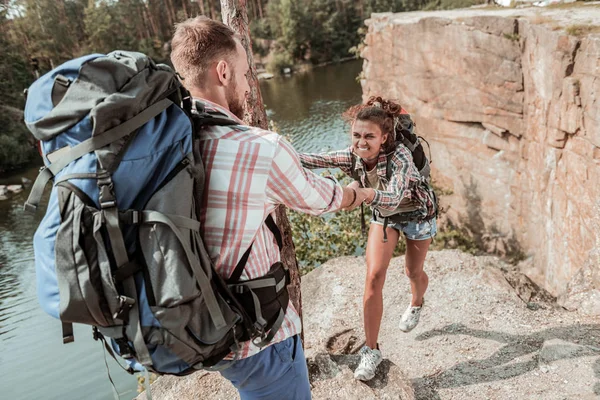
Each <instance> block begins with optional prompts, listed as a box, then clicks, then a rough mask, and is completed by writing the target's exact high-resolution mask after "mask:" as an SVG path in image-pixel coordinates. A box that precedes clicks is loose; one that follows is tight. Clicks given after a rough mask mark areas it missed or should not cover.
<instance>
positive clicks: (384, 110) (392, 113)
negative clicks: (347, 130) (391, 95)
mask: <svg viewBox="0 0 600 400" xmlns="http://www.w3.org/2000/svg"><path fill="white" fill-rule="evenodd" d="M402 113H403V109H402V106H400V104H398V103H396V102H395V101H392V100H384V99H383V98H382V97H381V96H371V97H370V98H369V100H367V102H366V103H364V104H358V105H355V106H352V107H350V108H349V109H348V110H346V111H345V112H344V113H343V114H342V117H343V118H344V120H346V121H347V122H349V123H350V124H352V123H354V121H356V120H360V121H370V122H373V123H375V124H377V126H379V128H380V129H381V132H382V133H383V134H384V135H385V134H387V135H388V137H387V140H386V141H385V143H384V144H383V149H384V151H385V152H390V151H393V150H394V149H395V148H396V133H395V131H394V129H395V126H396V125H395V120H396V117H397V116H399V115H400V114H402Z"/></svg>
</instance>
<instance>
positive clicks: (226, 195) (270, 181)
mask: <svg viewBox="0 0 600 400" xmlns="http://www.w3.org/2000/svg"><path fill="white" fill-rule="evenodd" d="M201 101H202V102H204V103H205V104H206V106H207V108H209V109H210V108H213V109H216V110H218V111H220V112H223V113H225V114H227V115H228V116H229V117H230V118H233V119H236V120H238V119H237V118H236V117H235V116H233V115H232V114H231V113H229V112H228V111H227V110H225V109H223V108H221V107H219V106H218V105H215V104H213V103H210V102H207V101H205V100H201ZM238 121H239V120H238ZM240 123H241V121H240ZM195 152H197V154H198V153H199V155H200V158H201V159H202V163H203V165H204V168H205V171H206V178H205V185H204V190H203V196H202V197H203V198H202V200H201V204H200V215H199V217H200V221H201V225H202V229H203V232H202V235H203V238H204V241H205V244H206V248H207V250H208V252H209V255H210V256H211V258H212V259H213V261H214V263H215V268H216V270H217V272H218V273H219V274H221V276H222V277H223V278H225V279H227V278H229V276H230V275H231V273H232V272H233V270H234V269H235V266H236V265H237V263H238V261H239V260H240V258H241V257H242V255H243V254H244V252H245V251H246V250H247V249H248V248H249V247H250V245H252V251H251V253H250V257H249V258H248V263H247V264H246V267H245V269H244V273H243V274H242V276H241V280H247V279H253V278H257V277H260V276H263V275H266V274H267V273H268V272H269V269H270V267H271V265H273V264H274V263H275V262H277V261H279V260H280V254H279V248H278V247H277V243H276V241H275V237H274V235H273V234H272V233H271V231H270V230H269V229H268V228H267V227H266V225H265V224H264V221H265V219H266V218H267V216H268V215H269V214H270V213H272V212H273V211H274V210H275V208H276V207H277V206H278V205H279V204H284V205H286V206H288V207H290V208H292V209H296V210H299V211H302V212H307V213H311V214H321V213H323V212H328V211H333V210H337V209H338V208H339V207H340V204H341V201H342V192H341V190H340V188H339V187H338V186H337V184H336V183H335V182H334V181H332V180H330V179H326V178H322V177H319V176H316V175H314V174H312V173H307V172H306V171H305V170H304V169H303V168H302V167H301V165H300V161H299V159H298V156H297V154H296V152H295V151H294V150H293V148H292V147H291V146H290V145H289V143H287V141H285V140H284V139H283V138H282V137H281V136H280V135H278V134H276V133H273V132H269V131H265V130H262V129H259V128H251V127H245V126H240V127H239V128H236V127H227V126H212V127H207V128H205V129H203V130H202V131H201V132H199V140H197V142H196V144H195ZM300 331H301V324H300V319H299V317H298V314H297V312H296V310H294V309H293V307H292V306H291V305H290V306H289V307H288V310H287V313H286V318H285V320H284V322H283V324H282V327H281V329H280V330H279V332H278V333H277V335H276V336H275V338H274V340H273V343H277V342H279V341H281V340H284V339H285V338H288V337H291V336H293V335H295V334H298V333H299V332H300ZM258 350H259V349H258V348H257V347H256V346H252V345H247V346H246V347H245V349H244V352H243V353H242V355H241V356H242V357H247V356H249V355H252V354H254V353H256V352H258Z"/></svg>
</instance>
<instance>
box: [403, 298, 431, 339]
mask: <svg viewBox="0 0 600 400" xmlns="http://www.w3.org/2000/svg"><path fill="white" fill-rule="evenodd" d="M424 305H425V298H423V302H422V303H421V305H420V306H419V307H413V306H411V305H410V304H409V305H408V308H407V309H406V311H404V314H402V319H401V320H400V330H401V331H402V332H410V331H412V330H413V329H414V328H415V326H417V324H418V323H419V318H420V317H421V310H422V309H423V306H424Z"/></svg>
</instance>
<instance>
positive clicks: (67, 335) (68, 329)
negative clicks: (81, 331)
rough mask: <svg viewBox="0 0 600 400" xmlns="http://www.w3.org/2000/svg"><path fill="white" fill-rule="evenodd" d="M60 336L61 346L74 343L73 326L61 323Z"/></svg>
mask: <svg viewBox="0 0 600 400" xmlns="http://www.w3.org/2000/svg"><path fill="white" fill-rule="evenodd" d="M62 334H63V344H67V343H71V342H74V341H75V336H74V334H73V324H72V323H70V322H63V323H62Z"/></svg>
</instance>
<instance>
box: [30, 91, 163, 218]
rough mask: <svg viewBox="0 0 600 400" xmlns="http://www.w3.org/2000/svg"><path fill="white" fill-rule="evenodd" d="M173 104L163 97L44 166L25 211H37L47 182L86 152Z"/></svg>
mask: <svg viewBox="0 0 600 400" xmlns="http://www.w3.org/2000/svg"><path fill="white" fill-rule="evenodd" d="M172 104H173V102H172V101H171V100H169V99H163V100H161V101H159V102H157V103H154V104H153V105H151V106H150V107H148V108H146V109H145V110H144V111H142V112H140V113H139V114H137V115H136V116H135V117H133V118H131V119H129V120H127V121H125V122H124V123H122V124H120V125H117V126H115V127H114V128H112V129H109V130H108V131H106V132H104V133H102V134H100V135H97V136H93V137H91V138H89V139H87V140H85V141H83V142H81V143H79V144H78V145H77V146H75V147H73V148H72V149H70V150H69V151H68V152H67V153H66V154H65V155H64V156H63V157H61V158H59V159H58V160H56V161H55V162H53V163H52V164H50V166H48V167H44V168H42V170H41V171H40V174H39V175H38V177H37V179H36V180H35V183H34V184H33V187H32V188H31V193H30V194H29V197H28V198H27V201H26V202H25V206H24V209H25V211H27V212H30V213H35V212H36V210H37V208H38V206H39V204H40V201H41V198H42V194H43V192H44V188H45V187H46V184H47V183H48V182H49V181H50V180H51V179H52V178H54V176H56V174H58V173H59V172H60V171H61V170H62V169H63V168H65V167H66V166H67V165H69V164H70V163H72V162H73V161H75V160H77V159H78V158H80V157H82V156H84V155H85V154H88V153H91V152H92V151H94V150H97V149H100V148H102V147H104V146H107V145H109V144H111V143H112V142H114V141H116V140H119V139H121V138H123V137H125V136H127V135H129V134H131V133H132V132H134V131H135V130H136V129H138V128H140V127H142V126H143V125H144V124H145V123H146V122H148V121H150V120H152V119H153V118H154V117H156V116H157V115H158V114H160V113H161V112H163V111H164V110H166V109H167V108H168V107H169V106H171V105H172Z"/></svg>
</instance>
